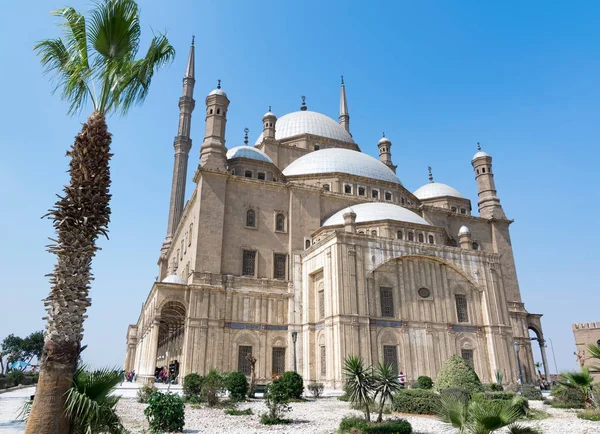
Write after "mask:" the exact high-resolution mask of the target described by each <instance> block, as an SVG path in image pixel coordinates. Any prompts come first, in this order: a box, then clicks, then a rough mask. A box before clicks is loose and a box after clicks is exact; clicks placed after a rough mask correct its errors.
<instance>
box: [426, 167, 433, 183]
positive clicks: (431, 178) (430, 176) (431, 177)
mask: <svg viewBox="0 0 600 434" xmlns="http://www.w3.org/2000/svg"><path fill="white" fill-rule="evenodd" d="M427 170H429V182H433V173H431V166H427Z"/></svg>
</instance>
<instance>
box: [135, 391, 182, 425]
mask: <svg viewBox="0 0 600 434" xmlns="http://www.w3.org/2000/svg"><path fill="white" fill-rule="evenodd" d="M144 414H145V415H146V418H147V419H148V424H149V427H150V431H151V432H155V433H160V432H182V431H183V425H184V424H185V403H184V402H183V399H182V398H180V397H179V395H176V394H174V393H160V392H154V393H153V394H152V395H151V396H150V399H148V407H146V409H145V410H144Z"/></svg>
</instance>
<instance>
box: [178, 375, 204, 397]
mask: <svg viewBox="0 0 600 434" xmlns="http://www.w3.org/2000/svg"><path fill="white" fill-rule="evenodd" d="M202 381H203V377H202V376H200V375H198V374H195V373H192V374H187V375H186V376H185V377H184V378H183V397H184V398H186V399H187V400H189V401H190V402H192V401H191V400H192V399H193V398H196V400H198V398H199V397H200V394H201V393H202Z"/></svg>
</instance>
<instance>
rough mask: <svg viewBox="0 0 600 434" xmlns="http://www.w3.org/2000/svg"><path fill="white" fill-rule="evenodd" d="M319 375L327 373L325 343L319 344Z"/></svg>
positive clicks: (323, 375)
mask: <svg viewBox="0 0 600 434" xmlns="http://www.w3.org/2000/svg"><path fill="white" fill-rule="evenodd" d="M320 349H321V354H320V355H321V377H325V376H326V375H327V350H326V349H325V345H321V348H320Z"/></svg>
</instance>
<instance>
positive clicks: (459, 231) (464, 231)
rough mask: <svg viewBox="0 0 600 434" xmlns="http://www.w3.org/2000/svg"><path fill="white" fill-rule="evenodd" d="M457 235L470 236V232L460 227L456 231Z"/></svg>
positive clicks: (466, 228)
mask: <svg viewBox="0 0 600 434" xmlns="http://www.w3.org/2000/svg"><path fill="white" fill-rule="evenodd" d="M458 235H471V230H470V229H469V228H468V227H466V226H461V227H460V229H459V230H458Z"/></svg>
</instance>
